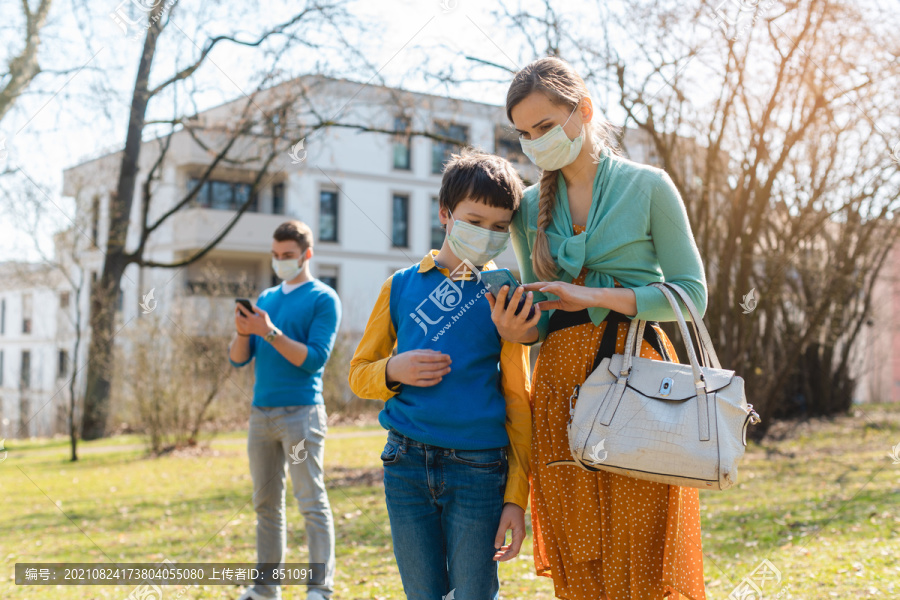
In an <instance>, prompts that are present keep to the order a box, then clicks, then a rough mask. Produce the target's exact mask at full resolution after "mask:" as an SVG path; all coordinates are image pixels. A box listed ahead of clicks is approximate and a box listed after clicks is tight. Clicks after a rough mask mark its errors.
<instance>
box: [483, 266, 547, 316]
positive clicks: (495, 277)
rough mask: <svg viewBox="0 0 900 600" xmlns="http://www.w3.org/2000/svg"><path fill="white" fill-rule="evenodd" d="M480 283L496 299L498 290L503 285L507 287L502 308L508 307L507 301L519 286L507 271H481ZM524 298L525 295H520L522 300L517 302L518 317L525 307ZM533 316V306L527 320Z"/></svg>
mask: <svg viewBox="0 0 900 600" xmlns="http://www.w3.org/2000/svg"><path fill="white" fill-rule="evenodd" d="M481 283H483V284H484V285H485V287H487V289H488V291H489V292H490V293H491V294H492V295H493V296H494V298H496V297H497V296H498V295H499V294H500V289H501V288H502V287H503V286H504V285H508V286H509V292H507V296H506V304H505V305H504V307H503V308H506V307H507V306H509V301H510V299H511V298H512V295H513V292H515V291H516V288H517V287H519V286H520V285H521V284H520V283H519V282H518V281H516V278H515V277H513V274H512V273H511V272H510V270H509V269H493V270H491V271H482V272H481ZM525 296H526V294H524V293H523V294H522V299H521V300H519V306H518V307H517V308H516V314H517V315H518V314H519V313H520V312H522V307H524V306H525ZM533 316H534V305H532V306H531V310H530V311H528V318H529V319H530V318H531V317H533Z"/></svg>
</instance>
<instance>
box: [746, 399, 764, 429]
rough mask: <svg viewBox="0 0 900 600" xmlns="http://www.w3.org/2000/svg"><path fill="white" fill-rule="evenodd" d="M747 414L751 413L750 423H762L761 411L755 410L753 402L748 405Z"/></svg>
mask: <svg viewBox="0 0 900 600" xmlns="http://www.w3.org/2000/svg"><path fill="white" fill-rule="evenodd" d="M747 414H748V415H750V423H751V424H752V425H759V424H760V423H762V419H760V418H759V413H757V412H756V411H755V410H753V405H752V404H748V405H747Z"/></svg>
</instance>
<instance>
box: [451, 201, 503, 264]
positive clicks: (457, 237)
mask: <svg viewBox="0 0 900 600" xmlns="http://www.w3.org/2000/svg"><path fill="white" fill-rule="evenodd" d="M450 218H451V219H453V213H450ZM447 242H448V243H449V244H450V249H451V250H452V251H453V254H455V255H456V257H457V258H459V259H462V260H468V261H469V262H471V263H472V264H473V265H475V266H478V267H483V266H484V265H485V264H487V263H489V262H491V261H492V260H493V259H495V258H497V257H498V256H500V254H501V253H502V252H503V251H504V250H506V246H507V245H509V232H507V231H491V230H490V229H485V228H483V227H478V226H476V225H472V224H471V223H466V222H465V221H459V220H455V219H454V221H453V227H452V228H451V229H450V231H449V232H448V233H447Z"/></svg>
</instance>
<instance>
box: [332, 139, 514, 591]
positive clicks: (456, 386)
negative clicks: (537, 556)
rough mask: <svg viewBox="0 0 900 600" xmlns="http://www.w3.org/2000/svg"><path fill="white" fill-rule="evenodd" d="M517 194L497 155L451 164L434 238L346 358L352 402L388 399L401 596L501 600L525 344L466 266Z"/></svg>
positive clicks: (507, 217)
mask: <svg viewBox="0 0 900 600" xmlns="http://www.w3.org/2000/svg"><path fill="white" fill-rule="evenodd" d="M521 198H522V182H521V180H520V179H519V176H518V175H517V174H516V172H515V171H514V170H513V168H512V166H511V165H510V164H509V163H508V162H507V161H506V160H504V159H502V158H500V157H497V156H492V155H489V154H483V153H477V152H473V151H467V152H464V153H463V154H462V155H459V156H456V155H454V156H453V157H452V160H451V161H450V163H449V164H448V165H447V168H446V170H445V171H444V175H443V179H442V181H441V190H440V195H439V203H440V220H441V224H442V225H443V226H444V227H445V230H446V231H447V235H446V238H445V240H444V243H443V245H442V246H441V249H440V250H439V251H438V250H432V251H431V252H430V253H429V254H428V255H427V256H425V258H423V259H422V261H421V262H420V263H418V264H416V265H413V266H411V267H409V268H407V269H403V270H401V271H397V272H396V273H394V275H393V276H392V277H391V278H389V279H388V280H387V281H386V282H385V283H384V285H383V286H382V288H381V293H380V294H379V297H378V300H377V302H376V304H375V308H374V309H373V311H372V315H371V317H370V318H369V322H368V324H367V326H366V331H365V334H364V335H363V338H362V340H361V341H360V343H359V346H358V347H357V349H356V353H355V354H354V356H353V360H352V361H351V363H350V386H351V387H352V389H353V391H354V393H356V394H357V395H358V396H360V397H362V398H374V399H380V400H384V401H385V405H384V409H383V410H382V411H381V413H380V414H379V417H378V419H379V422H380V423H381V425H382V426H383V427H384V428H385V429H387V430H388V432H389V433H388V439H387V445H386V446H385V448H384V452H383V453H382V455H381V459H382V461H383V463H384V486H385V490H384V491H385V499H386V502H387V508H388V516H389V517H390V521H391V536H392V538H393V543H394V555H395V557H396V558H397V565H398V567H399V569H400V577H401V579H402V580H403V589H404V592H405V593H406V596H407V598H409V599H411V600H440V599H441V598H443V597H445V596H447V597H454V596H450V595H449V594H450V592H454V593H455V597H458V598H460V599H466V600H467V599H470V598H472V599H479V600H481V599H487V598H494V599H495V598H498V596H499V589H500V582H499V579H498V576H497V564H498V563H497V561H504V560H509V559H511V558H514V557H515V556H516V555H517V554H518V552H519V548H520V547H521V545H522V540H523V539H524V537H525V519H524V517H525V507H526V504H527V500H528V460H529V454H530V447H531V409H530V405H529V392H530V390H529V376H528V370H529V362H528V349H527V348H526V347H525V346H521V345H518V344H511V343H509V342H505V341H503V340H502V339H501V338H500V336H499V335H498V333H497V330H496V328H495V327H494V324H493V322H492V321H491V310H490V306H489V304H488V301H487V299H486V298H485V297H484V295H485V294H486V293H487V289H486V288H485V287H484V286H483V285H482V284H481V283H480V282H478V281H477V280H476V279H477V278H476V277H474V276H473V271H472V267H475V268H477V269H479V270H481V269H492V268H495V266H494V264H493V262H492V259H493V258H495V257H496V256H498V255H499V254H500V253H501V252H503V250H504V249H505V248H506V245H507V243H508V241H509V223H510V221H511V220H512V217H513V214H514V212H515V211H516V210H517V209H518V207H519V201H520V200H521ZM395 346H396V348H397V354H396V355H395V356H392V355H391V354H392V351H393V349H394V347H395ZM510 529H511V530H512V541H511V542H510V543H509V544H508V545H504V542H505V540H506V532H507V530H510Z"/></svg>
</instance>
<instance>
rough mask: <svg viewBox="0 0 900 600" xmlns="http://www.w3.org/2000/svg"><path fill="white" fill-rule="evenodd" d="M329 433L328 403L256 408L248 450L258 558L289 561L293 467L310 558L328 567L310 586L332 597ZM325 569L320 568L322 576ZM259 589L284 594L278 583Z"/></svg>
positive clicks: (265, 561) (270, 561)
mask: <svg viewBox="0 0 900 600" xmlns="http://www.w3.org/2000/svg"><path fill="white" fill-rule="evenodd" d="M327 431H328V424H327V421H326V414H325V407H324V406H323V405H321V404H313V405H303V406H279V407H266V406H252V407H251V408H250V433H249V435H248V437H247V454H248V456H249V457H250V475H251V476H252V477H253V507H254V508H255V509H256V554H257V561H258V562H259V563H260V564H270V565H271V564H280V563H283V562H284V555H285V546H286V543H287V528H286V523H285V501H284V499H285V493H284V491H285V475H286V474H287V472H288V471H290V473H291V483H292V484H293V487H294V497H295V498H296V499H297V503H298V504H299V506H300V513H301V514H302V515H303V519H304V520H305V522H306V539H307V543H308V545H309V562H310V563H324V565H325V573H324V577H323V578H321V579H318V580H317V581H316V582H315V585H310V586H309V589H310V590H312V589H318V590H319V591H320V592H321V593H322V594H323V595H324V596H325V597H326V598H330V597H331V595H332V592H333V589H334V519H333V517H332V515H331V506H330V505H329V503H328V495H327V494H326V493H325V475H324V472H323V467H322V462H323V459H324V456H325V433H326V432H327ZM301 441H302V442H303V444H302V447H301V448H297V450H296V451H295V452H294V454H293V456H292V450H293V449H294V448H295V447H296V446H297V445H298V444H300V442H301ZM292 562H299V561H296V560H295V561H292ZM319 572H320V571H319V569H316V574H317V575H318V573H319ZM254 590H255V591H257V592H259V593H260V594H262V595H265V596H271V597H273V598H275V597H279V596H280V589H279V588H278V587H277V586H275V585H261V584H259V583H257V584H256V585H255V586H254Z"/></svg>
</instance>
